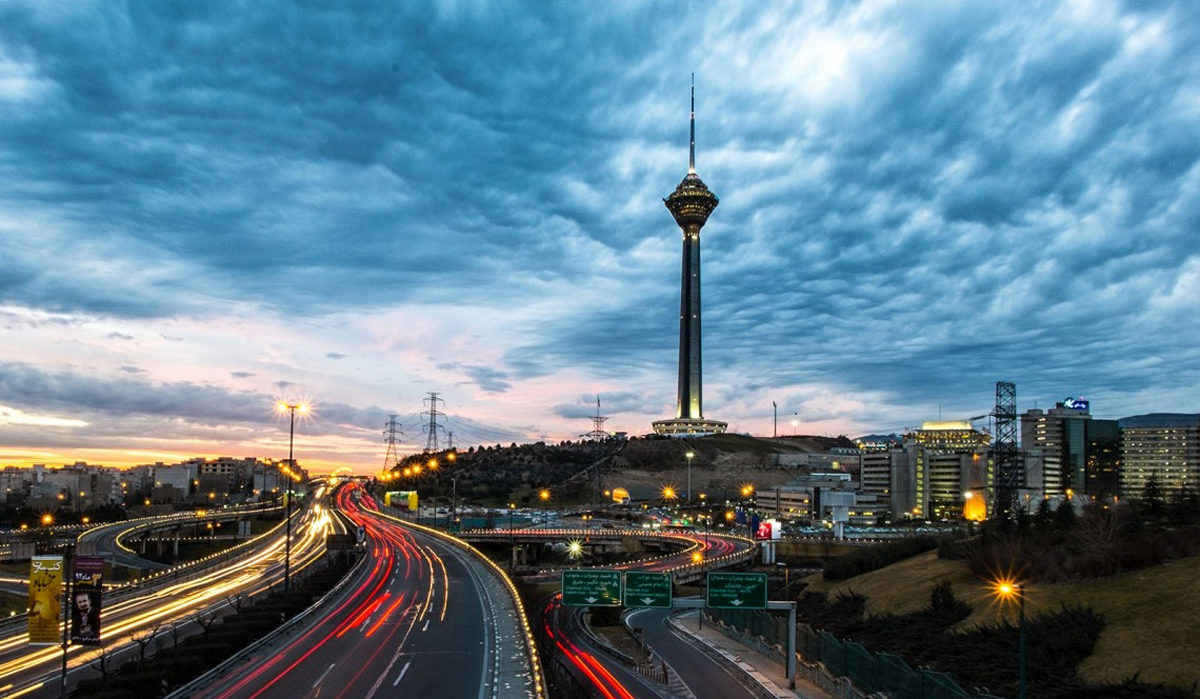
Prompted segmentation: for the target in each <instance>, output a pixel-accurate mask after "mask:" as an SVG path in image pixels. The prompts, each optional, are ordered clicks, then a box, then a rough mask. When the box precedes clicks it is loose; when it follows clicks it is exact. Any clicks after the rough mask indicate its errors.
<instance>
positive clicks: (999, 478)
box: [992, 381, 1024, 519]
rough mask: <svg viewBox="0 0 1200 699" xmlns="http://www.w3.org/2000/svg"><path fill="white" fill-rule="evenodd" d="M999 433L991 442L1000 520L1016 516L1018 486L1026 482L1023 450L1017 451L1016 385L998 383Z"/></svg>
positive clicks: (995, 411)
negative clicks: (1014, 510) (1022, 458)
mask: <svg viewBox="0 0 1200 699" xmlns="http://www.w3.org/2000/svg"><path fill="white" fill-rule="evenodd" d="M992 417H993V418H995V420H996V436H995V439H994V440H993V441H992V464H994V467H995V469H996V500H995V505H994V507H993V510H992V511H993V512H994V513H995V514H996V517H997V518H999V519H1009V518H1011V517H1012V516H1013V515H1014V512H1013V509H1014V507H1015V506H1016V503H1017V489H1018V488H1020V487H1021V486H1022V485H1024V483H1023V482H1022V481H1024V477H1023V476H1024V474H1023V473H1022V471H1023V470H1024V469H1023V468H1022V466H1023V464H1022V463H1021V461H1022V460H1021V453H1020V452H1019V451H1018V450H1017V385H1016V384H1015V383H1012V382H1009V381H997V382H996V409H995V410H993V411H992Z"/></svg>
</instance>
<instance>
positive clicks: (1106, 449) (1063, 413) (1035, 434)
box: [1021, 398, 1120, 498]
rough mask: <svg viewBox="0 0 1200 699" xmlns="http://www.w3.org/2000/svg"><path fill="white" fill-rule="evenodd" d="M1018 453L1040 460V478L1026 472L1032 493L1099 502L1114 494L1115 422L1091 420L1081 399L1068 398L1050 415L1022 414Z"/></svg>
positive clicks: (1116, 460) (1038, 412)
mask: <svg viewBox="0 0 1200 699" xmlns="http://www.w3.org/2000/svg"><path fill="white" fill-rule="evenodd" d="M1021 448H1022V449H1023V450H1024V451H1026V452H1027V453H1031V454H1040V458H1041V472H1040V474H1039V473H1035V472H1034V471H1033V470H1029V471H1027V472H1026V480H1025V485H1026V488H1027V490H1028V491H1029V492H1030V493H1033V494H1038V495H1041V497H1057V496H1059V495H1064V494H1066V493H1067V491H1072V492H1075V493H1080V494H1086V495H1090V496H1092V497H1098V498H1099V497H1106V496H1110V495H1115V494H1116V493H1115V491H1114V490H1113V486H1114V485H1115V478H1116V474H1117V469H1118V467H1119V464H1120V453H1119V451H1118V448H1117V421H1116V420H1097V419H1093V418H1092V415H1091V413H1090V412H1089V404H1088V402H1087V401H1085V400H1083V399H1079V398H1067V399H1066V400H1064V401H1062V402H1061V403H1056V404H1055V405H1054V407H1053V408H1051V409H1049V410H1039V409H1036V408H1035V409H1033V410H1028V411H1026V412H1025V413H1023V414H1022V415H1021ZM1035 461H1036V459H1035Z"/></svg>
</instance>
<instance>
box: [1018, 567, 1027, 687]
mask: <svg viewBox="0 0 1200 699" xmlns="http://www.w3.org/2000/svg"><path fill="white" fill-rule="evenodd" d="M1017 609H1018V612H1017V636H1018V641H1017V643H1018V648H1019V649H1018V656H1019V657H1018V660H1017V682H1018V683H1019V685H1018V686H1019V689H1018V691H1017V699H1025V586H1024V585H1017Z"/></svg>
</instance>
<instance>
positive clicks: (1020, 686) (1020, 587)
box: [996, 581, 1025, 699]
mask: <svg viewBox="0 0 1200 699" xmlns="http://www.w3.org/2000/svg"><path fill="white" fill-rule="evenodd" d="M996 592H997V594H999V595H1000V596H1001V597H1004V598H1011V597H1013V596H1014V595H1016V598H1017V699H1025V585H1024V584H1023V583H1012V582H1007V581H1001V582H999V583H997V584H996Z"/></svg>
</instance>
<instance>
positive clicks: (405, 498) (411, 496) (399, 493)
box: [383, 490, 417, 512]
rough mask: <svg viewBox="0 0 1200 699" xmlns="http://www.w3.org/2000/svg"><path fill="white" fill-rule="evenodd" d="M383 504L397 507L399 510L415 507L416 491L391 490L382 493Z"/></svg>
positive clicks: (414, 509) (413, 508)
mask: <svg viewBox="0 0 1200 699" xmlns="http://www.w3.org/2000/svg"><path fill="white" fill-rule="evenodd" d="M383 504H385V505H389V506H391V507H399V508H400V509H401V510H411V511H413V512H415V511H416V509H417V491H415V490H393V491H391V492H388V493H384V494H383Z"/></svg>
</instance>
